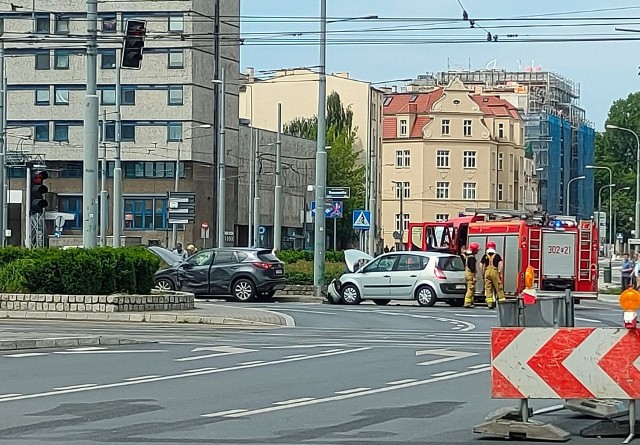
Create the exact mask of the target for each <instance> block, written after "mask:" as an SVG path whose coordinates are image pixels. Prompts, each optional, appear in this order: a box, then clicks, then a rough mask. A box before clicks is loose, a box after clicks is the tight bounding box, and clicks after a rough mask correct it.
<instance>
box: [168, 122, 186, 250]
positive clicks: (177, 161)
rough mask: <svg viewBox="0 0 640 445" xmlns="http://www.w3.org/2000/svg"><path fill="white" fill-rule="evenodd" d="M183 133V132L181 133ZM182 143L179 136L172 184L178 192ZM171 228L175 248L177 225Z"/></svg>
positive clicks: (172, 245)
mask: <svg viewBox="0 0 640 445" xmlns="http://www.w3.org/2000/svg"><path fill="white" fill-rule="evenodd" d="M182 134H183V135H184V132H183V133H182ZM181 145H182V138H180V142H178V150H177V151H178V154H177V155H176V169H175V172H174V184H173V191H174V192H176V193H178V192H179V191H180V189H179V187H180V146H181ZM172 226H173V227H172V229H171V243H172V244H171V247H173V248H174V249H175V247H176V245H177V244H178V225H177V224H172Z"/></svg>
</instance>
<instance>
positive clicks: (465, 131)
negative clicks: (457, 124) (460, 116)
mask: <svg viewBox="0 0 640 445" xmlns="http://www.w3.org/2000/svg"><path fill="white" fill-rule="evenodd" d="M462 130H463V134H464V135H465V136H471V121H470V120H465V121H464V122H463V125H462Z"/></svg>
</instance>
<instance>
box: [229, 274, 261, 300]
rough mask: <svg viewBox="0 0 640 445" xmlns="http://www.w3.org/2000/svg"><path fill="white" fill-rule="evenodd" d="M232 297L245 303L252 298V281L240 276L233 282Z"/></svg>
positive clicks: (254, 291) (253, 292)
mask: <svg viewBox="0 0 640 445" xmlns="http://www.w3.org/2000/svg"><path fill="white" fill-rule="evenodd" d="M232 290H233V298H234V299H235V300H236V301H240V302H242V303H245V302H247V301H250V300H251V299H253V297H254V296H255V294H256V290H255V286H254V285H253V282H252V281H251V280H249V279H247V278H240V279H239V280H237V281H236V282H234V283H233V287H232Z"/></svg>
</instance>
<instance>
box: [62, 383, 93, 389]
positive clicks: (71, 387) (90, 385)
mask: <svg viewBox="0 0 640 445" xmlns="http://www.w3.org/2000/svg"><path fill="white" fill-rule="evenodd" d="M96 385H97V383H85V384H83V385H71V386H60V387H58V388H53V389H54V390H56V391H66V390H69V389H80V388H91V387H94V386H96Z"/></svg>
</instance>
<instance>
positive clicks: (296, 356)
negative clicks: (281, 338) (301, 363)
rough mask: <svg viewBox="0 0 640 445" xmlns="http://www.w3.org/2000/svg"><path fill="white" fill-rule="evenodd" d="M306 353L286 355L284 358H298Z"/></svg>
mask: <svg viewBox="0 0 640 445" xmlns="http://www.w3.org/2000/svg"><path fill="white" fill-rule="evenodd" d="M304 356H305V354H295V355H285V356H284V357H282V358H298V357H304Z"/></svg>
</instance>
